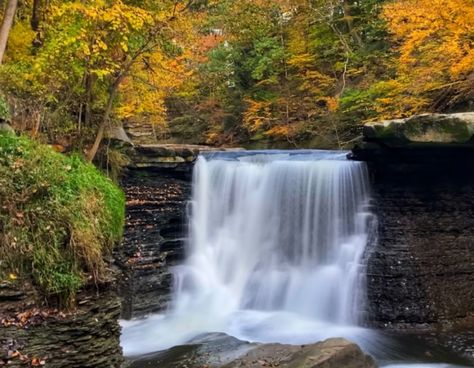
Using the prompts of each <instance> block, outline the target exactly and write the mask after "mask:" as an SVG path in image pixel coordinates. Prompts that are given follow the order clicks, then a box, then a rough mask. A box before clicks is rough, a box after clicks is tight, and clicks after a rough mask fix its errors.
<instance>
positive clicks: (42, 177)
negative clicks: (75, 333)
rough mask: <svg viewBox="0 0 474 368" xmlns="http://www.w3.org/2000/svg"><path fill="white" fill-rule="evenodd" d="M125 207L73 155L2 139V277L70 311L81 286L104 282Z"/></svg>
mask: <svg viewBox="0 0 474 368" xmlns="http://www.w3.org/2000/svg"><path fill="white" fill-rule="evenodd" d="M124 202H125V199H124V195H123V193H122V191H121V190H120V189H119V188H118V187H117V186H116V185H115V184H114V183H113V182H112V181H111V180H110V179H108V178H107V177H106V176H104V175H103V174H102V173H100V172H99V171H98V170H97V169H96V168H95V167H94V166H93V165H91V164H89V163H86V162H84V161H83V159H82V158H81V157H79V156H78V155H72V156H65V155H62V154H60V153H57V152H55V151H54V150H53V149H52V148H50V147H49V146H46V145H42V144H40V143H37V142H34V141H32V140H30V139H29V138H26V137H17V136H15V135H12V134H1V133H0V278H1V279H5V278H7V277H8V276H9V275H10V277H20V278H21V279H24V280H29V281H31V282H32V283H33V285H34V286H35V287H36V288H37V289H38V290H39V291H40V292H41V294H42V295H43V296H44V298H45V300H50V301H51V300H58V301H59V303H60V304H61V305H62V306H69V305H72V303H73V302H74V298H75V295H76V293H77V291H78V290H79V289H80V288H81V287H83V286H84V285H86V284H88V283H93V282H95V283H100V282H102V281H104V280H105V278H106V277H107V273H108V270H107V264H106V261H105V259H106V258H107V256H108V255H109V254H110V253H111V251H112V248H113V246H114V244H116V243H117V242H119V240H120V239H121V236H122V229H123V221H124V206H125V204H124Z"/></svg>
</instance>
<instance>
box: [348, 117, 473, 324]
mask: <svg viewBox="0 0 474 368" xmlns="http://www.w3.org/2000/svg"><path fill="white" fill-rule="evenodd" d="M473 127H474V113H465V114H452V115H439V114H433V115H421V116H415V117H412V118H409V119H405V120H395V121H388V122H381V123H371V124H367V125H366V126H365V127H364V142H363V143H362V144H360V145H358V146H357V147H355V148H354V150H353V153H352V156H351V157H352V158H354V159H358V160H362V161H366V162H367V164H368V166H369V172H370V175H371V181H372V189H373V197H374V201H373V203H374V209H375V211H376V213H377V218H378V239H377V241H376V242H375V243H374V244H373V245H372V246H371V247H369V250H368V252H369V254H368V257H369V258H368V267H367V283H368V303H369V320H370V322H371V323H372V324H375V325H378V326H394V327H401V326H403V327H407V326H411V327H413V326H416V327H420V325H421V327H430V328H431V327H434V326H443V327H450V326H453V325H455V326H456V327H462V326H464V327H467V326H468V325H471V324H472V317H473V316H474V241H473V239H474V142H473V140H472V134H473V132H474V129H473Z"/></svg>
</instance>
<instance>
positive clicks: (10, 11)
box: [0, 0, 18, 64]
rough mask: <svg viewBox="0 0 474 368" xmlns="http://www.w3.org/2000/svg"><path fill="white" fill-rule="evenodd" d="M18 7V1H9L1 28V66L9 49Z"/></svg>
mask: <svg viewBox="0 0 474 368" xmlns="http://www.w3.org/2000/svg"><path fill="white" fill-rule="evenodd" d="M17 6H18V0H8V2H7V8H6V10H5V15H4V16H3V21H2V27H1V28H0V64H1V63H2V62H3V56H4V54H5V49H6V48H7V42H8V35H9V34H10V30H11V28H12V24H13V19H14V18H15V12H16V8H17Z"/></svg>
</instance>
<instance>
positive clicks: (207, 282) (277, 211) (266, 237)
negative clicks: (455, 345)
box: [175, 153, 368, 324]
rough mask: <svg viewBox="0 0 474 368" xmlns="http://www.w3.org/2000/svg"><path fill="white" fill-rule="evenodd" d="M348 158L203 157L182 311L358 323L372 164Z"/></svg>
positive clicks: (178, 303)
mask: <svg viewBox="0 0 474 368" xmlns="http://www.w3.org/2000/svg"><path fill="white" fill-rule="evenodd" d="M303 158H305V159H306V160H303ZM309 158H311V160H309ZM341 158H342V157H341V155H340V154H334V155H328V154H327V153H325V154H319V155H318V154H316V153H313V154H312V155H311V156H310V157H307V156H303V157H301V156H300V157H299V158H298V157H291V156H283V157H282V156H278V155H276V156H273V155H265V156H247V157H241V158H240V159H236V160H222V159H209V160H208V159H206V158H204V157H201V158H199V159H198V162H197V164H196V169H195V177H194V195H193V201H192V209H191V213H192V215H191V224H190V225H191V226H190V227H191V239H190V240H191V241H190V250H189V257H188V259H187V261H186V263H185V264H184V265H183V266H182V267H180V269H179V270H178V272H177V280H178V288H177V291H176V299H175V310H176V311H178V312H185V311H187V310H192V309H195V308H198V309H200V308H202V310H207V311H208V313H209V315H210V316H213V318H214V317H215V316H218V315H222V314H224V315H230V314H232V313H235V312H236V311H239V310H254V311H280V312H289V313H295V314H298V315H300V316H304V317H307V318H309V319H313V320H318V321H326V322H333V323H340V324H351V323H352V324H354V323H355V322H356V319H357V315H356V314H357V308H356V307H357V306H358V305H359V303H358V302H357V299H358V298H357V296H358V291H361V290H363V287H362V286H361V285H360V282H359V281H360V280H359V279H360V277H359V276H360V274H361V273H360V272H359V270H360V268H361V262H360V260H361V257H362V254H363V251H364V248H365V244H366V242H367V226H366V223H367V219H366V217H367V215H368V214H367V213H366V212H365V207H366V205H367V201H368V191H367V183H366V171H365V166H364V164H361V163H356V162H350V161H347V160H345V159H344V158H342V159H341Z"/></svg>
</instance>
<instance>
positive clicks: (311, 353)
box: [223, 338, 377, 368]
mask: <svg viewBox="0 0 474 368" xmlns="http://www.w3.org/2000/svg"><path fill="white" fill-rule="evenodd" d="M376 366H377V365H376V363H375V361H374V359H372V357H370V356H369V355H366V354H364V353H363V352H362V350H360V348H359V347H358V346H357V345H356V344H354V343H351V342H350V341H347V340H345V339H340V338H336V339H328V340H326V341H323V342H319V343H316V344H311V345H303V346H294V345H280V344H266V345H261V346H258V347H256V348H255V349H252V350H251V351H250V352H248V353H247V354H246V355H245V356H243V357H241V358H239V359H236V360H235V361H233V362H231V363H229V364H226V365H224V366H223V367H224V368H239V367H245V368H261V367H282V368H375V367H376Z"/></svg>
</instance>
